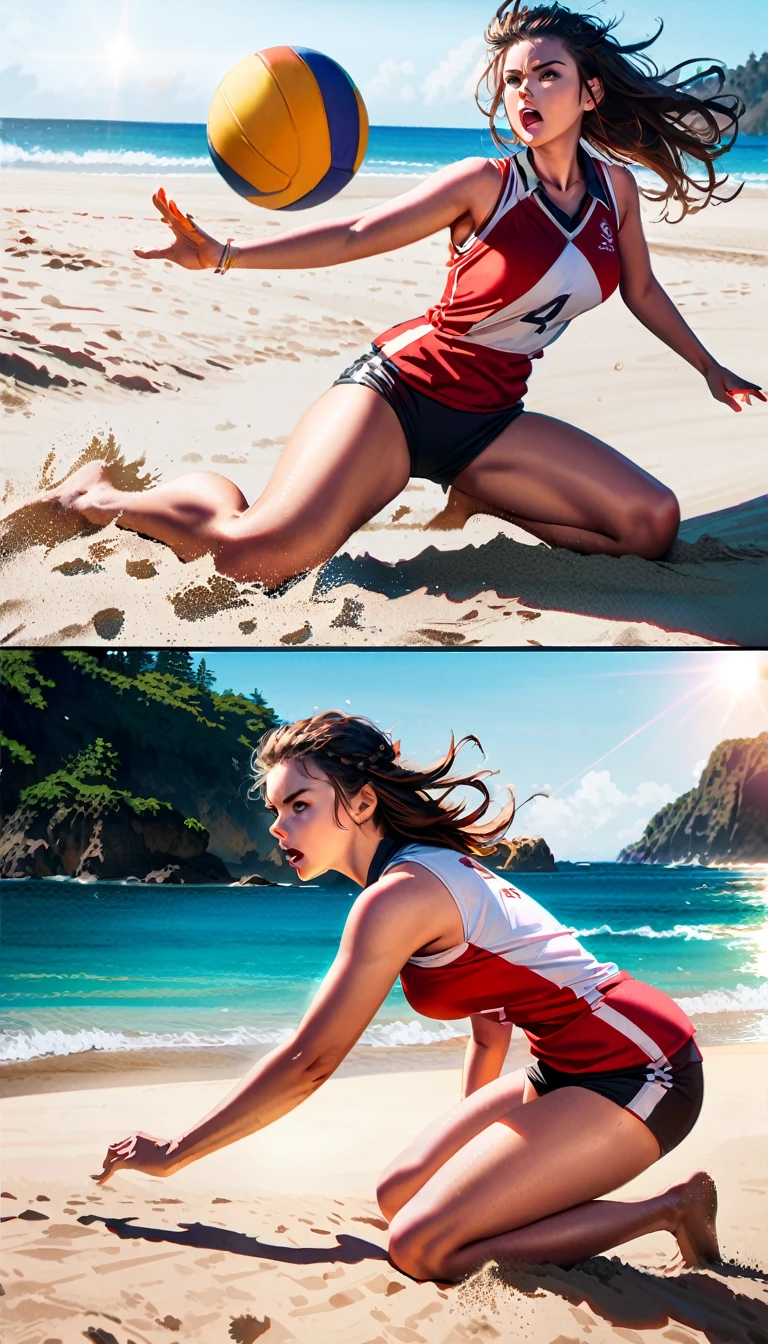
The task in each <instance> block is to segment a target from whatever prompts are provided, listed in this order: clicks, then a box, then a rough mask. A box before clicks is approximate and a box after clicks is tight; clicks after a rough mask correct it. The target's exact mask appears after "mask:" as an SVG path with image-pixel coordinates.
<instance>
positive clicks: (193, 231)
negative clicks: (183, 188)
mask: <svg viewBox="0 0 768 1344" xmlns="http://www.w3.org/2000/svg"><path fill="white" fill-rule="evenodd" d="M152 204H153V205H154V206H156V208H157V209H158V210H159V212H160V216H161V218H162V219H163V220H164V222H165V223H166V224H167V225H168V227H169V229H172V230H173V242H172V243H170V244H169V245H168V247H154V248H142V247H135V248H134V249H133V250H134V252H135V254H136V256H137V257H141V258H142V259H143V260H145V261H148V260H155V259H157V260H161V261H175V263H176V265H177V266H183V267H184V269H185V270H187V271H210V270H212V269H213V268H214V267H216V266H217V265H218V263H219V258H220V257H221V254H222V251H223V249H224V244H223V243H220V242H217V240H216V239H215V238H213V237H212V236H211V234H210V233H206V232H205V229H201V228H200V225H199V224H196V223H195V222H194V220H193V218H192V216H191V215H183V214H182V213H181V211H180V209H179V207H178V206H177V204H176V202H175V201H173V200H171V201H169V200H168V198H167V196H166V194H165V191H164V189H163V188H162V187H160V188H159V190H158V191H156V192H155V193H154V195H153V197H152Z"/></svg>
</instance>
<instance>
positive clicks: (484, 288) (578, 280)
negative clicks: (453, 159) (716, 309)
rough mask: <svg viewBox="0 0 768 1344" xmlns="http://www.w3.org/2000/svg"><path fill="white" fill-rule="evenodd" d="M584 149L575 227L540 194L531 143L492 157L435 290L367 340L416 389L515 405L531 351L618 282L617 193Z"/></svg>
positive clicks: (490, 405)
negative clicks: (418, 312) (484, 212)
mask: <svg viewBox="0 0 768 1344" xmlns="http://www.w3.org/2000/svg"><path fill="white" fill-rule="evenodd" d="M582 149H583V159H582V164H583V167H584V170H585V176H586V183H587V192H588V193H589V199H588V201H587V204H586V208H585V209H584V210H583V211H582V212H581V213H580V215H579V218H578V221H577V222H574V224H573V228H569V227H566V224H567V216H565V214H564V213H563V211H562V210H559V209H558V208H557V207H556V206H553V204H552V202H551V201H549V199H548V198H547V196H546V195H545V193H544V190H543V188H542V186H541V184H540V182H539V178H538V176H537V174H536V171H535V169H534V167H533V159H532V156H531V153H530V151H525V152H522V153H520V154H516V155H514V156H513V157H512V158H508V159H501V160H500V159H491V160H490V162H491V163H493V164H494V165H495V167H496V168H497V169H498V171H499V175H500V179H501V183H500V192H499V196H498V199H497V202H496V205H495V207H494V210H493V213H492V214H491V215H490V216H489V218H488V219H487V220H486V221H485V223H484V224H483V226H482V228H480V229H478V231H477V233H476V234H470V236H469V238H468V239H467V240H466V242H464V243H462V245H461V247H454V246H453V245H452V247H451V260H450V262H449V266H450V270H449V272H448V281H447V284H446V286H445V291H444V293H443V297H442V299H441V300H440V302H439V303H438V304H436V305H435V306H434V307H433V308H430V309H429V310H428V311H427V312H426V313H425V314H424V315H423V316H422V317H416V318H413V319H411V320H410V321H408V322H402V323H400V324H399V325H397V326H395V327H390V328H389V330H388V331H385V332H382V334H381V335H380V336H377V337H376V340H375V342H374V344H375V345H376V346H377V347H378V348H379V350H380V351H381V355H382V357H383V358H384V359H386V360H390V361H391V362H392V364H394V366H395V367H396V369H397V370H398V372H399V373H400V375H401V376H402V377H403V378H404V379H405V381H406V382H407V383H409V384H410V385H411V386H412V387H414V388H416V389H417V390H418V391H419V392H424V393H426V395H427V396H430V397H434V398H435V400H437V401H441V402H443V403H444V404H445V405H447V406H453V407H454V408H455V409H456V410H461V411H497V410H504V409H505V408H507V407H509V406H513V405H514V404H515V403H516V402H517V401H519V400H520V398H521V397H522V396H523V394H524V393H525V391H526V386H527V380H528V377H529V375H530V372H531V360H532V359H535V358H537V357H538V356H539V355H541V353H542V352H543V350H544V348H545V347H546V346H548V345H551V344H552V342H553V341H555V340H557V338H558V336H561V335H562V333H563V332H564V331H565V329H566V327H567V326H568V323H569V322H570V321H571V320H572V319H573V318H574V317H578V316H579V314H580V313H585V312H587V310H588V309H589V308H595V307H596V306H597V304H599V303H602V302H603V301H604V300H605V299H607V298H608V297H609V296H610V295H611V294H612V293H613V291H614V290H615V289H616V287H617V285H618V283H619V275H620V266H619V256H618V249H617V234H618V229H619V216H618V208H617V205H616V197H615V195H614V191H613V185H612V183H611V179H610V175H609V173H608V170H607V168H606V166H605V164H603V163H602V162H600V160H599V159H597V158H595V157H594V156H593V155H592V154H590V153H589V152H588V150H587V149H586V148H584V147H582Z"/></svg>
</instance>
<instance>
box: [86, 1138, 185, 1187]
mask: <svg viewBox="0 0 768 1344" xmlns="http://www.w3.org/2000/svg"><path fill="white" fill-rule="evenodd" d="M177 1147H178V1140H176V1139H155V1138H153V1136H152V1135H151V1134H145V1133H144V1132H143V1131H142V1130H139V1132H138V1133H137V1134H131V1135H130V1136H129V1137H128V1138H127V1139H121V1140H120V1142H119V1143H111V1144H110V1145H109V1147H108V1149H107V1155H106V1157H105V1158H104V1162H103V1170H102V1171H100V1172H97V1173H96V1174H95V1175H92V1176H91V1180H92V1181H96V1182H97V1184H98V1185H104V1183H105V1181H108V1180H109V1178H110V1176H112V1175H114V1173H115V1172H116V1171H119V1170H120V1169H121V1168H122V1167H130V1168H131V1170H133V1171H143V1172H146V1174H147V1175H148V1176H170V1175H172V1173H173V1172H174V1170H175V1169H176V1164H175V1163H174V1161H173V1159H172V1158H171V1156H170V1155H171V1153H172V1152H174V1151H175V1149H176V1148H177Z"/></svg>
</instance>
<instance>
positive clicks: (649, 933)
mask: <svg viewBox="0 0 768 1344" xmlns="http://www.w3.org/2000/svg"><path fill="white" fill-rule="evenodd" d="M574 932H575V937H576V938H599V937H605V936H610V937H611V938H683V939H684V940H685V942H687V943H688V942H691V941H692V940H694V941H701V942H707V943H709V942H711V941H712V939H713V938H717V937H724V936H725V935H726V934H727V935H729V936H732V935H733V934H734V932H737V930H734V929H731V928H725V926H720V925H716V924H713V925H709V926H707V925H695V924H675V926H674V928H672V929H652V928H651V926H650V924H641V925H639V927H638V928H636V929H613V928H611V925H610V924H599V925H597V926H596V927H595V928H594V929H576V930H575V931H574ZM738 932H739V933H741V932H742V930H738ZM744 932H745V933H747V932H748V930H744Z"/></svg>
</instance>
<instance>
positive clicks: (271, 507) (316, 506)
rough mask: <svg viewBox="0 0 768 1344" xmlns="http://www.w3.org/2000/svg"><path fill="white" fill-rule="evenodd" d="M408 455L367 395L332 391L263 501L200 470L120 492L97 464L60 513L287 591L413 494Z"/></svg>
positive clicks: (62, 499)
mask: <svg viewBox="0 0 768 1344" xmlns="http://www.w3.org/2000/svg"><path fill="white" fill-rule="evenodd" d="M408 474H409V459H408V449H407V446H406V442H405V437H404V435H403V431H402V429H401V427H400V422H399V421H398V419H397V416H396V415H395V413H394V411H393V410H392V408H391V407H390V406H388V405H387V403H386V402H385V401H384V399H383V398H382V397H380V396H379V395H378V393H376V392H373V391H372V390H371V389H370V388H367V387H358V386H351V385H348V384H342V385H340V386H338V387H331V388H329V389H328V391H327V392H325V393H324V394H323V396H322V397H320V398H319V400H318V401H316V402H315V403H314V405H313V406H311V407H310V408H309V410H308V411H306V413H305V414H304V416H303V417H302V419H301V420H300V421H299V424H298V425H297V426H296V429H295V430H294V431H293V433H292V434H291V436H290V438H289V440H288V442H287V444H286V446H285V448H284V450H283V453H282V455H281V457H280V461H279V462H278V464H277V467H276V469H275V472H274V474H273V476H272V478H271V480H270V481H269V483H268V485H267V488H266V489H265V491H264V493H263V494H262V495H261V497H260V498H259V499H258V500H257V501H256V503H255V504H252V505H251V506H250V508H249V507H248V502H247V500H246V499H245V497H244V496H243V495H242V493H241V491H240V490H238V488H237V487H236V486H235V485H233V483H232V482H231V481H228V480H227V479H226V478H225V477H223V476H219V475H216V474H215V473H213V472H192V473H189V474H187V475H185V476H180V477H177V478H176V479H175V480H170V481H166V482H164V483H163V484H162V485H158V486H154V487H152V489H150V490H145V491H131V492H127V491H121V490H117V489H115V488H114V486H113V485H112V484H111V482H110V480H109V470H108V468H106V467H104V465H103V464H99V463H88V464H87V465H86V466H85V467H83V468H82V469H81V471H79V472H76V473H75V475H74V476H71V477H69V479H68V480H67V481H65V482H64V484H63V485H62V486H60V487H58V488H57V490H56V491H55V492H52V495H51V496H50V498H51V500H52V502H53V503H54V504H55V505H56V506H57V507H58V508H60V509H63V510H66V511H73V512H76V513H79V514H80V515H81V516H83V517H84V518H86V519H87V520H88V521H89V522H92V523H101V524H103V525H106V524H107V523H108V522H110V521H112V520H113V519H116V520H117V522H118V524H119V526H121V527H126V528H129V529H131V530H132V531H135V532H143V533H145V534H146V535H147V536H150V537H154V538H156V539H157V540H158V541H164V542H166V543H167V545H169V546H171V547H172V549H173V550H174V551H175V552H176V554H177V555H178V556H180V558H181V559H182V560H191V559H194V558H196V557H197V556H199V555H203V554H205V553H206V552H208V551H210V552H211V553H212V554H213V556H214V559H215V562H216V567H217V569H219V570H220V571H221V572H222V573H224V574H230V575H232V577H233V578H237V579H241V580H246V581H247V580H256V579H258V580H262V581H264V582H267V583H272V584H274V583H280V582H282V581H283V580H284V579H286V578H290V577H292V575H294V574H296V573H297V572H299V571H300V570H303V569H307V568H309V567H310V566H313V565H317V564H320V563H321V562H322V561H323V560H327V559H328V557H329V556H331V555H333V553H334V551H336V550H338V548H339V546H341V545H342V544H343V542H344V541H346V539H347V537H349V536H350V535H351V533H352V532H354V531H355V529H356V528H358V527H360V526H361V525H362V523H364V522H366V521H367V520H368V519H369V518H371V517H373V515H374V514H376V513H378V511H379V509H382V508H383V507H384V505H385V504H387V503H389V501H390V500H391V499H394V497H395V495H397V494H399V492H400V491H401V490H402V489H403V487H404V486H405V484H406V482H407V480H408Z"/></svg>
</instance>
